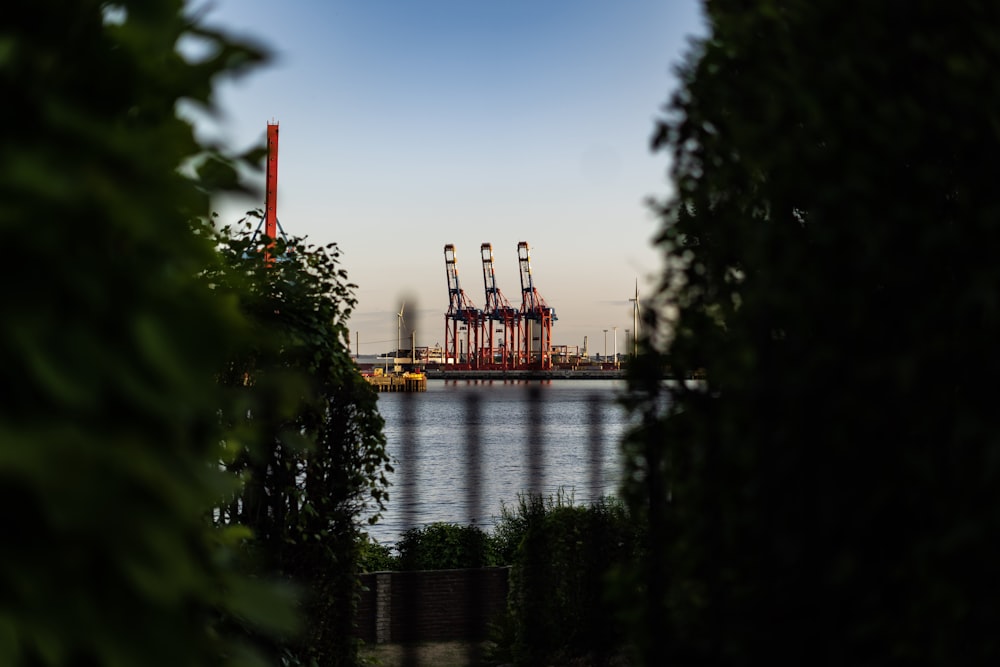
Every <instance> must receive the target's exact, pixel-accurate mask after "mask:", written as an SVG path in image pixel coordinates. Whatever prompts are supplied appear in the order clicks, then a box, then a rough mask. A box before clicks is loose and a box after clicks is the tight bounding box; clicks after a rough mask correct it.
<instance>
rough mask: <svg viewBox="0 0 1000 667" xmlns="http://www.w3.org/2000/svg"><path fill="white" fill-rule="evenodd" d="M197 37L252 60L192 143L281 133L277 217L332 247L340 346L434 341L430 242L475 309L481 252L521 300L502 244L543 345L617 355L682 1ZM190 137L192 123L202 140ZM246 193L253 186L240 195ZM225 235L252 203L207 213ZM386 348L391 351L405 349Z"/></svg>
mask: <svg viewBox="0 0 1000 667" xmlns="http://www.w3.org/2000/svg"><path fill="white" fill-rule="evenodd" d="M192 7H193V8H195V9H198V8H203V9H204V8H206V7H207V8H209V9H208V11H207V14H206V15H205V18H204V22H205V23H207V24H208V25H210V26H217V27H221V28H224V29H225V30H227V31H228V32H231V33H233V34H236V35H240V36H250V37H253V38H255V39H256V40H258V41H259V42H261V43H262V44H264V45H265V46H266V47H268V48H269V49H270V50H271V51H272V52H273V54H274V58H273V60H272V61H271V62H270V63H269V64H268V65H266V66H264V67H262V68H259V69H257V70H256V71H254V72H253V73H252V74H250V75H248V76H247V77H244V78H242V79H239V80H237V81H234V82H224V83H223V84H222V85H221V86H220V88H219V102H220V104H221V107H222V110H223V115H222V117H221V118H220V119H219V122H218V124H217V125H216V126H214V127H212V128H210V129H206V130H204V131H205V132H206V133H211V134H213V136H215V135H221V138H222V139H224V140H225V141H226V142H227V143H228V144H229V145H230V146H232V147H234V148H236V149H240V150H241V149H245V148H248V147H250V146H252V145H255V144H262V143H263V141H264V136H265V131H266V125H267V123H268V122H277V123H279V127H280V143H279V152H278V220H279V222H280V223H281V226H282V228H283V229H284V231H285V232H286V233H287V234H289V235H292V236H305V237H307V241H308V242H311V243H315V244H317V245H323V244H326V243H330V242H336V243H337V244H338V245H339V247H340V250H341V251H342V262H343V266H344V268H345V269H346V270H347V272H348V275H349V279H350V281H351V282H353V283H355V284H357V285H358V289H357V291H356V295H357V297H358V306H357V308H356V310H355V312H354V314H353V315H352V316H351V319H350V321H349V327H350V329H351V347H352V350H354V349H355V347H356V341H358V340H360V352H361V353H362V354H375V353H378V352H383V351H388V350H390V349H392V348H394V347H395V343H396V338H397V317H396V312H397V311H398V310H399V307H400V302H401V301H405V302H406V308H405V311H404V326H405V328H404V330H403V337H404V338H406V337H408V335H409V330H410V329H413V330H415V331H416V341H417V345H418V346H422V345H434V344H435V343H440V344H442V345H443V344H444V342H445V341H444V326H445V320H444V313H445V311H446V310H447V307H448V285H447V278H446V272H445V265H444V252H443V250H444V246H445V244H454V246H455V249H456V256H457V267H458V273H459V280H460V283H461V287H462V288H463V290H464V291H465V293H466V294H467V295H468V297H469V298H470V299H471V300H472V302H473V303H474V304H475V305H476V306H479V307H482V306H483V305H484V301H485V299H484V295H483V294H484V287H483V275H482V262H481V259H480V245H481V244H482V243H492V245H493V253H494V258H495V266H496V272H497V281H498V286H499V288H500V290H501V291H502V292H503V293H504V295H505V296H506V297H507V299H508V300H510V302H511V303H512V304H514V305H515V306H519V305H520V301H521V285H520V275H519V271H518V262H517V244H518V242H519V241H527V242H528V244H529V246H530V249H531V269H532V275H533V278H534V282H535V286H536V287H537V288H538V291H539V293H540V294H541V295H542V297H543V298H544V299H545V300H546V302H547V303H548V304H549V305H550V306H552V307H553V308H554V309H555V311H556V315H557V317H558V320H557V321H556V322H555V324H554V325H553V342H554V343H555V344H557V345H571V346H580V347H581V349H582V347H583V345H584V339H585V337H587V338H588V339H589V348H590V350H589V351H590V353H591V354H599V353H603V351H604V333H603V330H604V329H608V330H609V332H608V334H607V340H608V343H607V345H608V352H609V353H611V351H612V347H613V333H612V328H613V327H618V333H617V344H618V350H619V351H620V352H623V351H624V350H625V329H631V328H632V305H631V303H630V302H629V299H630V298H631V297H632V296H633V293H634V290H635V284H636V281H638V285H639V292H640V297H642V296H644V295H646V294H648V293H649V292H650V291H651V288H652V285H653V278H654V276H655V275H656V274H657V273H658V272H659V270H660V267H661V265H662V263H661V260H660V257H659V254H658V252H657V251H656V250H655V249H654V248H653V246H652V243H651V239H652V237H653V236H654V234H655V233H656V231H657V228H658V223H657V221H656V219H655V217H654V216H653V214H652V213H651V212H650V211H649V208H648V206H647V204H646V199H647V198H649V197H651V196H652V197H664V196H666V195H668V194H669V193H670V185H669V181H668V173H667V172H668V168H669V158H668V155H667V154H666V153H663V152H659V153H655V154H654V153H652V152H651V150H650V147H649V142H650V137H651V135H652V133H653V130H654V123H655V120H656V119H657V118H658V117H659V116H660V115H661V109H662V107H663V105H664V104H665V103H666V102H667V100H668V99H669V96H670V94H671V93H672V92H673V90H674V89H675V87H676V79H675V76H674V73H673V70H674V67H675V66H676V65H677V64H678V63H680V62H681V59H682V57H683V55H684V53H685V52H686V51H687V50H688V48H689V46H688V38H689V37H690V36H695V35H700V34H702V33H703V32H704V27H703V21H702V17H701V12H700V3H699V2H698V0H623V1H622V2H610V1H609V0H533V1H529V0H502V1H501V0H409V1H404V0H327V1H324V0H289V1H288V2H264V1H263V0H214V1H213V2H212V3H200V4H199V3H195V4H194V5H192ZM206 127H207V126H206ZM258 182H259V183H261V184H262V183H263V175H260V176H259V178H258ZM215 208H216V211H217V212H218V213H219V215H220V217H221V219H222V220H223V221H226V222H235V221H237V220H238V219H239V218H241V217H242V216H243V214H244V213H245V212H246V211H247V210H248V209H251V208H263V195H261V196H260V198H259V200H257V199H249V200H242V201H231V200H227V201H219V202H217V203H216V206H215ZM404 347H408V346H407V345H404Z"/></svg>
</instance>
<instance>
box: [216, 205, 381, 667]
mask: <svg viewBox="0 0 1000 667" xmlns="http://www.w3.org/2000/svg"><path fill="white" fill-rule="evenodd" d="M244 223H245V229H244V230H242V231H241V232H239V233H234V232H233V231H232V230H231V229H229V228H224V229H222V230H221V232H220V233H219V234H218V235H217V236H216V237H215V241H216V243H217V246H218V248H219V252H220V255H221V257H222V260H223V261H222V265H221V266H220V267H219V268H218V270H216V271H211V272H206V273H205V274H204V276H203V278H204V280H205V281H206V282H208V283H209V284H211V285H212V286H213V289H214V290H215V291H217V292H219V293H221V294H227V295H231V296H232V298H233V299H234V300H235V301H236V303H237V307H238V309H239V310H240V312H242V313H243V314H244V316H245V317H246V318H247V319H248V321H249V322H250V323H251V326H252V330H253V338H252V339H251V340H250V341H249V344H248V345H246V346H244V347H241V348H239V349H235V350H234V354H233V356H232V358H231V360H230V363H229V364H228V365H227V366H226V367H225V369H224V372H223V373H222V374H221V376H220V378H221V380H222V383H223V384H224V385H226V386H227V387H228V388H229V389H230V391H232V392H234V393H235V394H236V395H237V396H239V400H238V401H235V402H234V405H236V406H238V410H235V411H231V412H229V413H227V416H228V418H229V420H231V422H232V423H233V425H234V428H236V427H239V428H241V429H243V430H245V431H248V432H250V433H256V434H259V436H260V437H258V438H251V439H249V440H247V441H246V442H238V443H236V445H235V446H232V447H231V448H230V452H229V455H228V457H227V460H226V462H225V463H226V467H227V469H228V470H229V471H230V472H231V473H233V474H234V475H236V476H239V477H240V478H241V479H242V480H243V485H242V487H241V488H240V489H239V491H238V493H236V494H234V495H233V497H232V498H231V500H230V501H229V502H228V503H227V504H226V505H225V506H224V507H223V508H222V509H221V511H220V512H219V520H220V522H222V523H227V524H242V525H246V526H249V527H250V528H251V529H252V530H253V535H254V539H253V541H252V542H251V543H250V546H251V549H252V551H253V553H254V555H255V556H256V557H257V559H258V561H259V566H258V567H260V568H262V570H263V571H265V572H267V571H274V572H277V573H280V575H281V576H283V577H287V578H289V579H291V580H292V581H295V582H297V583H298V584H299V585H301V586H302V587H303V588H304V589H305V590H306V591H308V596H307V599H306V601H305V617H306V618H307V619H308V621H307V627H306V632H305V635H304V637H303V638H302V640H301V641H300V642H299V643H298V644H297V645H296V646H295V647H292V648H291V652H292V653H293V654H294V655H295V656H297V658H298V659H299V660H301V661H302V662H303V663H307V662H308V661H310V660H315V661H316V662H317V663H318V664H323V665H338V664H345V665H346V664H353V663H354V662H355V661H356V659H357V654H356V648H357V647H356V642H355V641H354V640H353V639H351V636H352V627H353V622H354V615H355V614H354V610H355V607H356V601H357V597H358V595H359V591H360V589H359V585H360V584H359V581H358V579H357V564H358V561H359V558H360V552H359V545H360V541H359V534H360V532H359V525H358V524H359V523H360V521H361V519H360V517H361V516H362V515H363V514H364V513H366V512H367V510H368V509H369V508H370V509H372V510H373V512H370V514H372V515H374V516H375V517H377V515H378V512H379V511H380V510H381V509H382V508H383V503H384V501H385V500H386V499H387V497H388V496H387V487H388V481H387V479H386V473H387V472H389V471H390V470H391V468H390V467H389V464H388V461H389V459H388V456H387V454H386V452H385V438H384V436H383V434H382V425H383V422H382V418H381V416H380V415H379V414H378V409H377V404H376V401H377V396H376V394H375V392H374V390H373V389H372V388H371V386H370V385H369V384H368V383H367V382H365V380H364V379H363V378H362V377H361V375H360V374H359V373H358V371H357V368H356V366H355V364H354V362H353V360H352V359H351V356H350V352H349V348H348V345H347V328H346V325H345V322H346V320H347V317H348V316H349V314H350V312H351V309H352V308H353V306H354V303H355V300H354V296H353V289H354V285H351V284H350V283H347V282H346V278H347V275H346V273H345V272H344V270H343V269H341V268H340V267H339V251H338V250H337V247H336V245H335V244H329V245H327V246H325V247H322V248H317V247H315V246H311V245H307V244H305V243H304V242H303V241H302V240H301V239H292V240H290V241H287V242H286V241H284V240H274V241H273V243H274V246H273V247H272V248H271V250H270V253H271V256H272V258H273V259H272V261H269V260H268V259H267V258H266V257H265V253H264V252H263V251H264V249H265V247H266V246H267V245H268V244H270V243H271V242H272V240H271V239H267V238H259V237H258V238H254V237H253V235H252V234H251V233H250V225H251V223H250V222H249V221H244ZM373 520H374V519H373ZM287 650H288V647H286V652H287Z"/></svg>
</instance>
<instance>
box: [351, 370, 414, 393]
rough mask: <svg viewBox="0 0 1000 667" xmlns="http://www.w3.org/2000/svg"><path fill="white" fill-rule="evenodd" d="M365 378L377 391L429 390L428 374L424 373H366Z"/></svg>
mask: <svg viewBox="0 0 1000 667" xmlns="http://www.w3.org/2000/svg"><path fill="white" fill-rule="evenodd" d="M365 379H366V380H368V384H370V385H371V386H373V387H375V389H376V391H427V376H426V375H424V374H423V373H403V374H402V375H366V376H365Z"/></svg>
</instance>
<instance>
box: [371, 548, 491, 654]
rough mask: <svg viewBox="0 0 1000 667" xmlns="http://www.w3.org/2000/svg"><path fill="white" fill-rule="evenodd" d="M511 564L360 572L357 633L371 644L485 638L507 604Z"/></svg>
mask: <svg viewBox="0 0 1000 667" xmlns="http://www.w3.org/2000/svg"><path fill="white" fill-rule="evenodd" d="M509 571H510V568H507V567H490V568H480V569H465V570H422V571H417V572H374V573H369V574H363V575H361V582H362V585H363V586H364V588H365V590H364V592H362V594H361V599H360V601H359V603H358V624H357V626H358V629H357V633H358V636H359V637H360V638H361V639H363V640H364V641H365V642H367V643H369V644H381V643H385V642H403V641H446V640H453V639H485V638H486V636H487V634H488V631H489V622H490V621H491V620H492V619H493V618H494V617H496V616H497V615H499V614H500V613H502V612H503V611H504V610H505V609H506V607H507V590H508V581H507V577H508V573H509Z"/></svg>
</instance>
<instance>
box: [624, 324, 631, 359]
mask: <svg viewBox="0 0 1000 667" xmlns="http://www.w3.org/2000/svg"><path fill="white" fill-rule="evenodd" d="M630 332H631V329H626V330H625V357H626V358H631V357H632V348H630V347H629V346H628V340H629V338H628V335H629V333H630Z"/></svg>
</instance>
